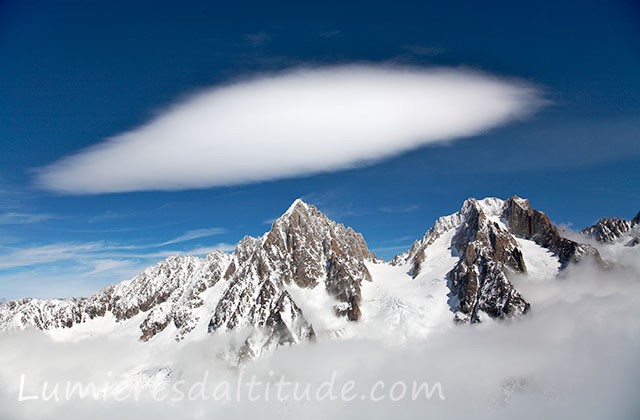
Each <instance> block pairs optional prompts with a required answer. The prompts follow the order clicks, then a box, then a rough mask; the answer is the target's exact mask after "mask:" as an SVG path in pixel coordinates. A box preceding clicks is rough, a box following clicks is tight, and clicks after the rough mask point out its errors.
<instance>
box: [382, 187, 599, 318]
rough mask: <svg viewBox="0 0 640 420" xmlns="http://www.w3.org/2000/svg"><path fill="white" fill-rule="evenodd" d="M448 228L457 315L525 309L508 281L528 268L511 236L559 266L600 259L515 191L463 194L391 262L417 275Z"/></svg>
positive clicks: (500, 313)
mask: <svg viewBox="0 0 640 420" xmlns="http://www.w3.org/2000/svg"><path fill="white" fill-rule="evenodd" d="M451 229H455V230H456V233H455V236H454V237H453V240H452V244H451V247H452V250H453V251H454V252H456V253H457V255H459V257H460V259H459V261H458V263H457V264H456V265H455V267H454V268H453V269H452V270H451V271H450V272H449V275H448V277H449V288H450V291H451V293H450V304H451V309H452V311H453V312H454V313H455V319H456V320H458V321H470V322H477V321H478V320H479V319H480V315H481V313H484V314H486V315H488V316H489V317H492V318H504V317H511V316H517V315H522V314H524V313H526V312H527V311H528V310H529V307H530V305H529V303H528V302H526V301H525V299H524V298H523V297H522V295H521V294H520V293H519V292H518V291H517V290H516V289H515V287H514V286H513V284H512V283H511V282H510V281H509V277H510V276H511V275H513V274H515V273H526V272H527V267H526V264H525V261H524V258H523V253H522V250H521V249H520V248H519V246H518V243H517V240H516V238H522V239H527V240H532V241H534V242H535V243H537V244H538V245H540V246H542V247H544V248H547V249H549V250H550V251H552V252H554V253H555V254H556V255H557V256H558V259H559V261H560V263H561V264H562V265H563V266H566V265H567V264H569V263H570V262H578V261H580V260H582V259H584V258H585V257H586V256H590V257H592V258H594V259H595V260H596V261H598V262H599V263H600V264H602V265H604V262H603V261H602V259H601V258H600V255H599V253H598V251H597V250H596V249H595V248H593V247H591V246H590V245H585V244H579V243H577V242H575V241H572V240H569V239H566V238H563V237H562V236H561V235H560V234H559V232H558V229H557V228H556V227H555V226H554V225H553V224H552V223H551V221H550V220H549V218H548V217H547V216H546V215H545V214H544V213H542V212H540V211H537V210H534V209H532V208H531V205H530V204H529V201H528V200H524V199H521V198H519V197H515V196H514V197H512V198H510V199H508V200H506V201H502V200H499V199H496V198H487V199H484V200H476V199H473V198H471V199H468V200H466V201H465V202H464V204H463V206H462V209H461V210H460V211H459V212H457V213H454V214H452V215H450V216H445V217H441V218H439V219H438V220H437V221H436V223H435V225H434V227H433V228H431V229H430V230H429V231H427V233H426V234H425V236H424V237H423V238H422V239H421V240H419V241H417V242H415V243H414V245H413V247H412V248H411V250H410V251H409V252H408V253H406V254H403V255H400V256H398V257H396V258H394V260H393V261H392V264H402V263H408V264H409V265H410V267H411V268H410V273H411V274H412V275H413V276H414V277H416V276H417V275H418V274H419V273H420V270H421V264H422V262H423V261H424V260H425V256H426V255H427V252H429V247H430V246H431V245H432V244H433V243H434V241H435V240H436V239H437V238H439V237H440V236H441V235H443V234H444V233H445V232H447V231H449V230H451Z"/></svg>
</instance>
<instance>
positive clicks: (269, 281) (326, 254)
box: [209, 200, 371, 353]
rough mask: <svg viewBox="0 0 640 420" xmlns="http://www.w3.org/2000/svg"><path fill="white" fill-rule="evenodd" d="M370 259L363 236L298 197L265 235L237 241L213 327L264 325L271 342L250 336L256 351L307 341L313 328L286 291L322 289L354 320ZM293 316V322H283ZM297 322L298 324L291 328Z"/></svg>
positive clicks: (340, 314) (356, 315) (217, 328)
mask: <svg viewBox="0 0 640 420" xmlns="http://www.w3.org/2000/svg"><path fill="white" fill-rule="evenodd" d="M370 258H371V256H370V254H369V250H368V248H367V244H366V243H365V241H364V239H363V238H362V235H360V234H358V233H356V232H354V231H353V230H352V229H351V228H347V227H345V226H343V225H341V224H338V223H335V222H333V221H331V220H329V219H328V218H327V217H326V216H325V215H324V214H322V213H321V212H320V211H319V210H318V209H316V208H315V207H313V206H311V205H308V204H306V203H304V202H302V201H301V200H296V201H295V202H294V203H293V205H292V206H291V207H290V208H289V210H287V212H286V213H285V214H284V215H283V216H282V217H280V218H279V219H278V220H276V221H275V222H274V223H273V225H272V227H271V230H270V231H269V232H268V233H267V234H265V235H264V236H263V237H262V238H260V239H259V240H248V239H247V240H244V241H243V242H241V243H240V244H239V245H238V249H237V250H236V255H235V256H234V258H233V261H232V262H231V264H230V265H229V267H230V269H228V270H227V273H226V274H225V280H226V281H228V282H229V287H228V288H227V289H226V291H225V293H224V295H223V296H222V298H221V300H220V302H219V303H218V306H217V307H216V311H215V314H214V316H213V317H212V319H211V322H210V323H209V331H211V332H214V331H218V330H221V329H222V330H230V329H236V328H241V327H243V326H246V325H251V326H254V327H257V328H259V329H262V330H264V329H266V330H267V331H269V332H268V334H267V336H268V337H270V338H269V339H268V340H266V341H265V340H260V339H257V338H255V337H254V338H251V339H250V342H251V343H252V344H251V345H250V346H249V347H251V348H254V350H252V351H253V352H254V353H255V352H256V350H255V343H257V342H264V345H270V344H272V343H274V342H275V343H287V342H298V341H302V340H306V339H308V338H309V337H310V336H313V335H314V333H313V329H312V327H311V326H310V325H308V323H307V322H306V320H304V315H303V313H302V311H301V309H300V308H299V307H298V306H297V305H296V304H295V302H293V300H292V298H291V296H290V295H289V294H288V292H287V288H289V287H296V288H307V289H313V288H316V287H323V288H324V289H325V290H326V291H327V293H328V294H329V295H331V296H333V297H334V298H335V299H336V300H337V302H338V303H337V304H336V306H335V312H336V314H337V315H339V316H344V317H346V318H347V319H349V320H352V321H355V320H357V319H359V317H360V307H359V305H360V299H361V295H360V285H361V282H362V281H370V280H371V275H370V273H369V271H368V270H367V267H366V265H365V261H367V260H368V259H370ZM231 267H233V268H231ZM285 303H286V304H285ZM283 305H284V306H283ZM285 309H286V311H287V315H286V316H285V315H284V314H283V311H284V310H285ZM292 316H293V317H294V318H295V319H296V321H295V323H292V322H288V323H286V322H285V321H284V320H285V319H288V320H290V319H291V317H292ZM293 324H295V325H297V327H295V328H292V325H293ZM262 337H263V338H264V334H263V335H262Z"/></svg>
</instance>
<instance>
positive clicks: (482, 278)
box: [449, 199, 529, 322]
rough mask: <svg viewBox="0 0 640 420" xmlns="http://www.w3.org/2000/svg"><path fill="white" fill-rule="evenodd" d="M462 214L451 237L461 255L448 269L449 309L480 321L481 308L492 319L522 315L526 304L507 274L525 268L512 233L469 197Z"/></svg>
mask: <svg viewBox="0 0 640 420" xmlns="http://www.w3.org/2000/svg"><path fill="white" fill-rule="evenodd" d="M461 213H462V214H463V215H464V220H465V222H464V224H463V225H462V226H461V227H460V228H459V229H458V231H457V233H456V235H455V236H454V238H453V246H454V247H455V249H456V250H457V251H458V253H460V255H461V257H460V260H459V261H458V263H457V264H456V266H455V267H454V268H453V270H451V271H450V272H449V282H450V284H449V288H450V290H451V293H450V297H451V302H452V309H453V311H454V312H455V314H456V320H458V321H469V322H477V321H479V319H480V318H479V312H480V311H482V312H484V313H486V314H487V315H489V316H490V317H492V318H505V317H512V316H517V315H522V314H524V313H526V312H527V311H528V310H529V303H527V302H526V301H525V300H524V298H523V297H522V296H521V295H520V294H519V293H518V292H517V291H516V290H515V288H514V287H513V285H512V284H511V282H510V281H509V279H508V277H507V274H508V273H512V272H518V273H525V272H526V271H527V268H526V265H525V262H524V258H523V256H522V252H521V251H520V249H519V248H518V244H517V242H516V241H515V239H514V238H513V236H512V235H511V234H510V233H509V232H508V231H507V230H505V229H504V228H503V227H501V226H500V224H498V223H497V222H495V221H492V220H490V219H489V216H488V215H487V214H486V212H485V211H484V210H483V209H482V207H481V206H480V205H479V203H478V202H477V201H476V200H474V199H470V200H467V201H466V202H465V206H464V207H463V208H462V210H461Z"/></svg>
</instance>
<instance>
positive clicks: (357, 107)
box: [37, 65, 542, 194]
mask: <svg viewBox="0 0 640 420" xmlns="http://www.w3.org/2000/svg"><path fill="white" fill-rule="evenodd" d="M541 104H542V101H541V99H540V92H539V90H538V89H536V88H535V87H533V86H531V85H528V84H525V83H523V82H520V81H515V80H506V79H502V78H498V77H495V76H492V75H488V74H484V73H478V72H474V71H470V70H461V69H451V68H438V69H418V68H398V67H380V66H367V65H351V66H337V67H323V68H315V69H310V68H306V69H297V70H292V71H287V72H284V73H279V74H274V75H269V76H264V77H260V78H257V79H253V80H249V81H243V82H238V83H234V84H230V85H227V86H223V87H217V88H213V89H209V90H206V91H203V92H200V93H199V94H196V95H194V96H192V97H191V98H189V99H187V100H185V101H182V102H180V103H177V104H175V105H174V106H172V107H171V108H170V109H168V110H166V111H165V112H164V113H162V114H160V115H159V116H158V117H157V118H155V119H153V120H152V121H150V122H148V123H146V124H144V125H143V126H141V127H138V128H135V129H132V130H131V131H128V132H125V133H123V134H120V135H117V136H115V137H113V138H111V139H108V140H106V141H104V142H102V143H100V144H98V145H96V146H94V147H91V148H88V149H85V150H83V151H80V152H79V153H77V154H75V155H72V156H68V157H66V158H63V159H62V160H60V161H58V162H55V163H53V164H51V165H49V166H47V167H45V168H41V169H40V170H39V171H38V176H37V182H38V183H39V184H40V186H42V187H44V188H46V189H49V190H53V191H57V192H60V193H68V194H96V193H109V192H124V191H141V190H182V189H189V188H206V187H214V186H223V185H237V184H246V183H252V182H259V181H266V180H274V179H281V178H290V177H296V176H301V175H309V174H315V173H320V172H326V171H336V170H341V169H346V168H353V167H358V166H361V165H366V164H371V163H373V162H376V161H379V160H381V159H384V158H388V157H391V156H394V155H398V154H400V153H403V152H406V151H409V150H411V149H415V148H418V147H421V146H424V145H427V144H434V143H443V142H448V141H451V140H454V139H457V138H461V137H467V136H472V135H476V134H479V133H482V132H484V131H486V130H489V129H491V128H494V127H497V126H500V125H503V124H505V123H508V122H510V121H514V120H517V119H519V118H522V117H525V116H527V115H530V114H531V113H532V112H534V111H535V110H536V109H538V108H539V107H540V106H541ZM113 162H118V170H114V167H113Z"/></svg>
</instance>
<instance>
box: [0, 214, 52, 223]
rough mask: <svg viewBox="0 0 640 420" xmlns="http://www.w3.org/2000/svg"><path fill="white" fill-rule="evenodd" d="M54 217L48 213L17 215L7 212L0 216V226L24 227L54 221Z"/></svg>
mask: <svg viewBox="0 0 640 420" xmlns="http://www.w3.org/2000/svg"><path fill="white" fill-rule="evenodd" d="M54 218H55V216H54V215H52V214H48V213H19V212H8V213H2V214H0V225H25V224H34V223H40V222H44V221H47V220H51V219H54Z"/></svg>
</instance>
